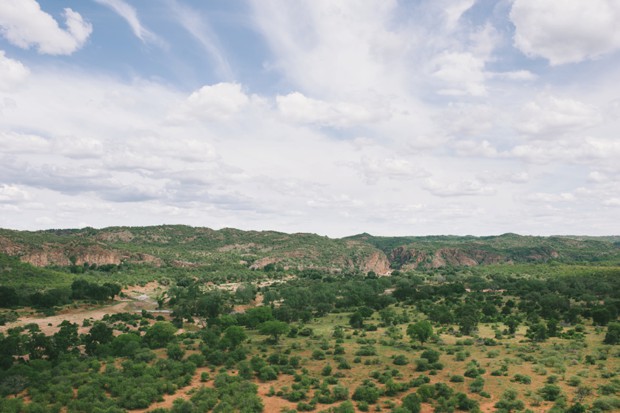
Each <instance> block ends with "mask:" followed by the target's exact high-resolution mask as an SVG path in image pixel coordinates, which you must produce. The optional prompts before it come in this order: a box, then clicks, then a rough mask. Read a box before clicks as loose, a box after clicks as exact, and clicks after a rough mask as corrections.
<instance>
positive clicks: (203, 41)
mask: <svg viewBox="0 0 620 413" xmlns="http://www.w3.org/2000/svg"><path fill="white" fill-rule="evenodd" d="M169 4H170V8H171V10H172V12H173V14H174V16H175V17H176V18H177V21H178V22H179V24H180V25H181V26H182V27H183V28H184V29H185V30H186V31H187V32H188V33H189V34H190V35H192V37H193V38H194V39H196V41H197V42H198V43H199V44H200V45H201V46H202V48H203V49H204V51H206V52H207V54H208V55H209V57H210V58H211V60H212V61H213V63H214V64H215V70H216V72H217V73H218V75H219V76H220V77H221V78H222V80H234V75H233V70H232V68H231V67H230V64H229V62H228V59H227V58H226V55H225V54H224V52H223V51H222V47H221V46H220V42H219V39H218V36H217V35H216V34H215V32H214V31H213V29H211V26H210V25H209V23H208V21H207V19H206V17H205V16H203V15H201V14H200V12H199V11H197V10H194V9H192V8H191V7H188V6H185V5H182V4H180V3H178V2H176V1H174V0H171V1H170V2H169Z"/></svg>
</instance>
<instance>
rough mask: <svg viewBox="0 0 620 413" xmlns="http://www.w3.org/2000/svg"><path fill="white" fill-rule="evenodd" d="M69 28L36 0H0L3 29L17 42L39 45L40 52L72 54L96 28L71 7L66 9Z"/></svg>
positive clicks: (0, 18) (5, 34)
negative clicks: (55, 18) (64, 27)
mask: <svg viewBox="0 0 620 413" xmlns="http://www.w3.org/2000/svg"><path fill="white" fill-rule="evenodd" d="M64 18H65V25H66V26H67V29H66V30H63V29H61V28H60V27H59V26H58V23H57V22H56V20H54V18H53V17H52V16H50V15H49V14H48V13H46V12H44V11H43V10H41V7H40V6H39V3H37V2H36V1H35V0H3V1H2V2H0V32H1V33H2V35H3V36H4V37H5V38H6V39H7V40H8V41H9V42H11V43H12V44H14V45H15V46H18V47H21V48H23V49H28V48H30V47H31V46H36V48H37V50H38V51H39V53H43V54H51V55H69V54H72V53H73V52H75V51H76V50H78V49H80V48H81V47H82V46H83V45H84V43H86V40H87V39H88V37H89V36H90V34H91V33H92V31H93V27H92V25H91V24H90V23H88V22H87V21H85V20H84V19H83V18H82V16H81V15H80V14H79V13H77V12H75V11H73V10H71V9H69V8H66V9H64Z"/></svg>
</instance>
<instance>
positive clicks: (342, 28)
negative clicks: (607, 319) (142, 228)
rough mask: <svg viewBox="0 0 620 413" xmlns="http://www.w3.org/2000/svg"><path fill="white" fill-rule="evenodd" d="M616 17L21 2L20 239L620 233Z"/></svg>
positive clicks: (2, 115) (378, 4)
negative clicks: (53, 234)
mask: <svg viewBox="0 0 620 413" xmlns="http://www.w3.org/2000/svg"><path fill="white" fill-rule="evenodd" d="M618 21H620V5H619V4H618V2H616V1H614V0H591V1H588V2H583V1H579V0H566V1H563V2H558V1H554V0H501V1H496V0H433V1H431V0H401V1H396V0H368V1H364V2H359V1H353V0H350V1H348V0H343V1H339V2H333V1H327V0H325V1H321V0H318V1H284V0H278V1H276V0H247V1H197V0H195V1H191V0H152V1H146V0H142V1H130V0H80V1H77V0H73V1H69V0H67V1H58V0H53V1H52V0H47V1H43V0H39V1H36V0H5V1H3V2H2V3H0V226H1V227H5V228H17V229H41V228H66V227H81V226H94V227H103V226H111V225H156V224H162V223H169V224H172V223H182V224H188V225H194V226H209V227H213V228H222V227H227V226H229V227H237V228H241V229H272V230H281V231H286V232H316V233H320V234H326V235H330V236H344V235H350V234H354V233H359V232H370V233H374V234H378V235H422V234H474V235H486V234H498V233H503V232H517V233H523V234H539V235H548V234H592V235H604V234H618V233H620V224H619V223H618V222H619V220H618V217H619V216H620V185H619V183H620V162H618V161H617V159H619V157H620V141H619V140H618V139H619V138H618V134H617V132H618V130H619V127H620V89H619V88H618V87H617V85H618V84H620V70H618V69H619V67H620V53H619V49H620V28H619V27H618V25H617V22H618Z"/></svg>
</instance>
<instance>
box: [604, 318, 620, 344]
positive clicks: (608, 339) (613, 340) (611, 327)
mask: <svg viewBox="0 0 620 413" xmlns="http://www.w3.org/2000/svg"><path fill="white" fill-rule="evenodd" d="M603 342H604V343H605V344H618V343H620V323H609V324H608V325H607V334H605V340H604V341H603Z"/></svg>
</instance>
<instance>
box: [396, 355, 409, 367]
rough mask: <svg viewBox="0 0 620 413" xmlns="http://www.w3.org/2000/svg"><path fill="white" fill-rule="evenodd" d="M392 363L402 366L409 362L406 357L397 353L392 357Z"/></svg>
mask: <svg viewBox="0 0 620 413" xmlns="http://www.w3.org/2000/svg"><path fill="white" fill-rule="evenodd" d="M392 363H394V364H396V365H397V366H404V365H406V364H407V363H409V360H407V357H405V356H404V355H402V354H399V355H398V356H396V357H394V360H392Z"/></svg>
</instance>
